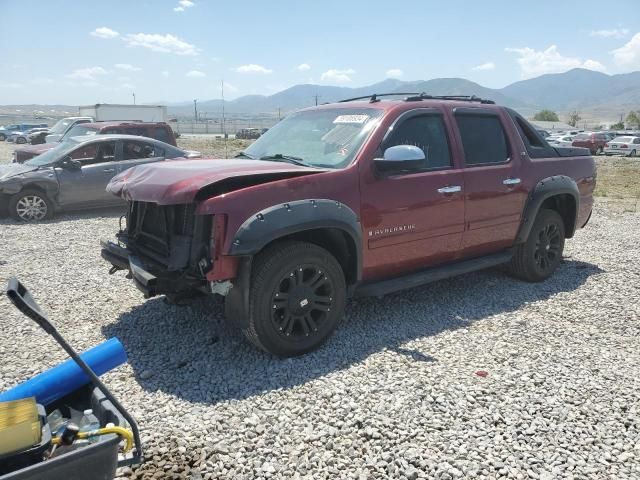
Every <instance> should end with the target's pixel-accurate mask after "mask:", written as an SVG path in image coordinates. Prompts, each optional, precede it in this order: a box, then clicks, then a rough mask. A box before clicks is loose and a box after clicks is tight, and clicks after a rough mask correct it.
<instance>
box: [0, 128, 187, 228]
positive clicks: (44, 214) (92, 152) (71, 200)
mask: <svg viewBox="0 0 640 480" xmlns="http://www.w3.org/2000/svg"><path fill="white" fill-rule="evenodd" d="M198 156H199V154H198V153H197V152H186V151H185V150H181V149H179V148H177V147H174V146H173V145H169V144H167V143H163V142H160V141H158V140H154V139H152V138H143V137H139V136H133V135H100V136H84V137H72V138H70V139H67V140H66V141H65V142H61V143H58V144H57V146H56V147H55V148H52V149H50V150H48V151H47V152H45V153H43V154H42V155H39V156H37V157H35V158H32V159H31V160H29V161H28V162H26V163H24V164H15V163H14V164H8V165H1V166H0V205H6V206H7V207H8V210H9V214H10V215H11V216H12V217H13V218H15V219H17V220H22V221H39V220H44V219H47V218H51V217H52V216H53V214H54V212H56V211H60V210H75V209H84V208H94V207H108V206H113V205H118V204H122V205H123V204H124V201H123V200H121V199H119V198H117V197H115V196H113V195H111V194H110V193H107V191H106V190H105V188H106V186H107V183H109V181H110V180H111V178H113V177H114V176H115V175H116V174H118V173H120V172H123V171H124V170H126V169H128V168H131V167H134V166H136V165H141V164H143V163H151V162H158V161H162V160H165V159H169V158H196V157H198Z"/></svg>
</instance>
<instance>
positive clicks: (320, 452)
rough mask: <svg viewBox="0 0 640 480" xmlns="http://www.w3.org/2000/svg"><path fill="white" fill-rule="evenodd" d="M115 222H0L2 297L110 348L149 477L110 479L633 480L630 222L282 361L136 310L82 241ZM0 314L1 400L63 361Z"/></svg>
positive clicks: (3, 306)
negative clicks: (6, 289) (24, 301)
mask: <svg viewBox="0 0 640 480" xmlns="http://www.w3.org/2000/svg"><path fill="white" fill-rule="evenodd" d="M118 214H119V212H117V211H107V212H99V213H96V212H93V213H84V214H76V215H67V216H61V217H59V218H57V219H56V220H54V221H51V222H48V223H46V224H42V225H26V224H16V223H13V222H12V221H10V220H1V221H0V244H2V246H3V248H2V251H1V253H0V282H5V281H6V280H7V278H8V277H10V276H11V275H17V276H19V277H20V278H21V279H22V280H23V282H24V283H25V284H26V285H27V286H28V287H29V288H30V289H31V290H32V292H34V294H35V296H36V298H37V299H38V300H39V301H40V302H41V305H42V306H43V308H44V309H45V310H46V311H47V312H49V314H50V316H51V318H52V319H53V320H54V321H55V323H56V324H57V326H58V328H59V329H60V331H61V332H62V333H63V335H64V336H65V337H66V338H68V339H69V340H70V341H71V343H72V344H73V345H75V346H76V347H77V348H78V349H86V348H88V347H90V346H92V345H94V344H96V343H99V342H101V341H103V340H104V339H105V338H108V337H112V336H117V337H118V338H120V339H121V341H122V342H123V343H124V345H125V347H126V349H127V351H128V354H129V360H130V363H129V364H128V365H127V366H124V367H121V368H119V369H118V370H117V371H115V372H112V373H110V374H108V375H106V376H105V379H106V382H107V383H108V385H109V386H110V387H111V388H112V389H113V391H114V392H115V394H116V395H117V396H118V397H119V398H120V399H121V400H122V401H123V403H124V404H125V405H127V406H128V407H129V408H130V409H131V412H132V413H133V415H134V416H135V417H136V418H137V419H138V420H139V423H140V426H141V428H142V431H143V439H144V442H145V447H146V448H147V456H148V460H149V461H148V463H147V464H145V465H144V466H142V467H140V468H139V469H137V470H136V471H135V472H133V473H132V472H131V471H130V470H123V471H121V472H120V474H121V475H123V476H124V475H126V476H133V477H135V478H151V477H153V476H155V478H167V477H175V478H194V479H198V478H201V477H202V478H247V479H249V478H258V477H265V478H300V477H302V478H383V477H388V478H409V479H413V478H457V477H466V478H474V477H478V478H495V477H503V476H504V477H510V478H543V479H548V478H554V477H558V478H560V477H566V478H639V477H640V461H639V460H640V435H639V433H638V432H639V425H638V414H639V413H640V380H639V379H638V372H640V356H639V352H640V348H639V347H640V340H639V338H640V336H639V333H640V331H639V327H638V316H639V313H640V301H639V300H640V290H639V289H638V281H639V280H640V278H639V270H638V261H637V256H638V253H639V247H638V245H639V244H640V215H638V214H633V213H626V214H621V215H617V214H611V213H609V211H607V210H598V211H597V212H596V214H595V215H594V218H593V219H592V221H591V223H590V224H589V226H588V228H587V229H585V230H582V231H580V232H579V233H578V235H577V238H576V239H574V240H572V241H570V242H568V249H567V252H566V260H565V262H564V263H563V264H562V266H561V268H560V270H559V271H558V272H557V274H556V275H555V276H554V277H553V278H552V279H550V280H548V281H546V282H544V283H540V284H526V283H522V282H519V281H516V280H513V279H511V278H509V277H507V276H505V275H504V274H502V273H501V272H500V271H496V270H492V271H486V272H480V273H476V274H471V275H466V276H463V277H459V278H456V279H451V280H447V281H442V282H439V283H436V284H433V285H430V286H428V287H424V288H416V289H413V290H410V291H407V292H404V293H401V294H396V295H392V296H388V297H385V298H384V299H364V300H358V301H352V302H350V304H349V305H348V309H347V315H346V318H345V321H344V323H343V325H342V326H341V327H340V329H339V330H338V332H337V333H336V335H335V336H334V337H333V339H332V340H331V341H330V342H329V343H328V344H327V345H326V346H325V347H324V348H322V349H321V350H320V351H318V352H316V353H313V354H310V355H307V356H305V357H303V358H298V359H293V360H286V361H282V360H277V359H274V358H271V357H269V356H268V355H266V354H263V353H260V352H258V351H256V350H255V349H254V348H252V347H251V346H250V345H249V344H248V343H247V342H246V341H244V339H243V338H242V336H241V335H240V333H239V332H238V331H237V330H236V329H235V328H233V327H232V326H229V325H226V324H225V323H224V322H223V320H222V312H221V307H220V305H219V304H217V303H216V302H214V301H211V300H199V301H197V302H195V303H193V304H192V305H189V306H186V307H177V306H169V305H166V304H164V302H163V301H162V300H161V299H151V300H148V301H144V300H143V299H142V297H141V295H140V294H139V292H138V291H137V290H136V289H135V287H133V285H132V284H131V282H130V281H128V280H126V279H125V278H124V275H122V274H116V275H113V276H109V275H107V273H106V270H107V265H106V264H105V263H104V262H103V261H101V260H100V258H99V252H98V244H97V242H98V238H99V237H102V236H105V237H108V236H110V235H111V234H113V232H114V231H115V229H116V225H117V216H118ZM52 239H55V240H54V241H52ZM0 312H2V318H3V323H4V329H3V333H2V335H1V336H0V355H2V358H3V359H5V361H4V362H2V363H1V364H0V389H4V388H7V387H9V386H11V385H13V384H15V383H16V382H18V381H20V380H24V379H26V378H29V377H30V376H31V375H33V374H35V373H37V372H39V371H41V370H42V369H43V368H45V367H49V366H51V365H53V364H54V363H56V362H58V361H60V360H62V359H63V358H64V356H63V354H62V353H61V352H60V349H59V348H57V347H56V345H55V344H53V342H52V341H50V340H49V339H48V338H47V336H45V335H44V334H43V333H42V332H41V331H40V330H38V329H37V328H36V327H35V326H34V325H33V324H32V323H31V322H30V321H28V320H27V319H26V318H24V317H22V316H20V315H19V314H18V313H17V311H15V310H14V309H13V307H11V306H10V304H9V302H8V301H7V300H6V299H5V298H4V297H3V298H2V299H1V300H0ZM16 339H18V341H16ZM478 371H486V372H487V373H488V375H487V376H486V377H482V376H479V375H477V374H476V372H478Z"/></svg>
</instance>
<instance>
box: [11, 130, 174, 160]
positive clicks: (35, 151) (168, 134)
mask: <svg viewBox="0 0 640 480" xmlns="http://www.w3.org/2000/svg"><path fill="white" fill-rule="evenodd" d="M110 134H118V135H119V134H123V135H140V136H142V137H149V138H155V139H156V140H160V141H161V142H164V143H168V144H169V145H173V146H174V147H175V146H176V137H175V135H174V133H173V129H172V128H171V126H170V125H169V124H168V123H165V122H131V121H116V122H95V123H82V124H78V125H76V126H75V127H73V128H72V129H71V130H69V131H68V132H67V133H66V134H65V136H64V137H62V138H61V139H60V141H61V142H63V141H64V139H65V138H70V137H81V136H84V135H110ZM57 145H58V143H57V142H56V143H43V144H40V145H30V146H26V147H22V148H16V149H15V150H14V152H13V158H12V160H13V162H14V163H24V162H26V161H27V160H29V159H30V158H33V157H36V156H38V155H40V154H42V153H44V152H46V151H49V150H51V149H52V148H53V147H55V146H57Z"/></svg>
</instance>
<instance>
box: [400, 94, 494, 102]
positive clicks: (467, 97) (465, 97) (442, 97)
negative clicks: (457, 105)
mask: <svg viewBox="0 0 640 480" xmlns="http://www.w3.org/2000/svg"><path fill="white" fill-rule="evenodd" d="M420 100H458V101H461V102H478V103H483V104H488V105H493V104H495V103H496V102H494V101H493V100H489V99H486V98H480V97H477V96H475V95H429V94H427V93H424V92H422V93H420V94H418V95H416V96H413V97H407V98H405V99H404V101H405V102H417V101H420Z"/></svg>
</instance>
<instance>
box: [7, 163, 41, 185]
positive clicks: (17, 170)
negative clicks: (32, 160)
mask: <svg viewBox="0 0 640 480" xmlns="http://www.w3.org/2000/svg"><path fill="white" fill-rule="evenodd" d="M37 169H38V167H35V166H33V165H23V164H21V163H8V164H6V165H0V182H1V181H3V180H7V179H9V178H12V177H15V176H17V175H22V174H23V173H28V172H33V171H34V170H37Z"/></svg>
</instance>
